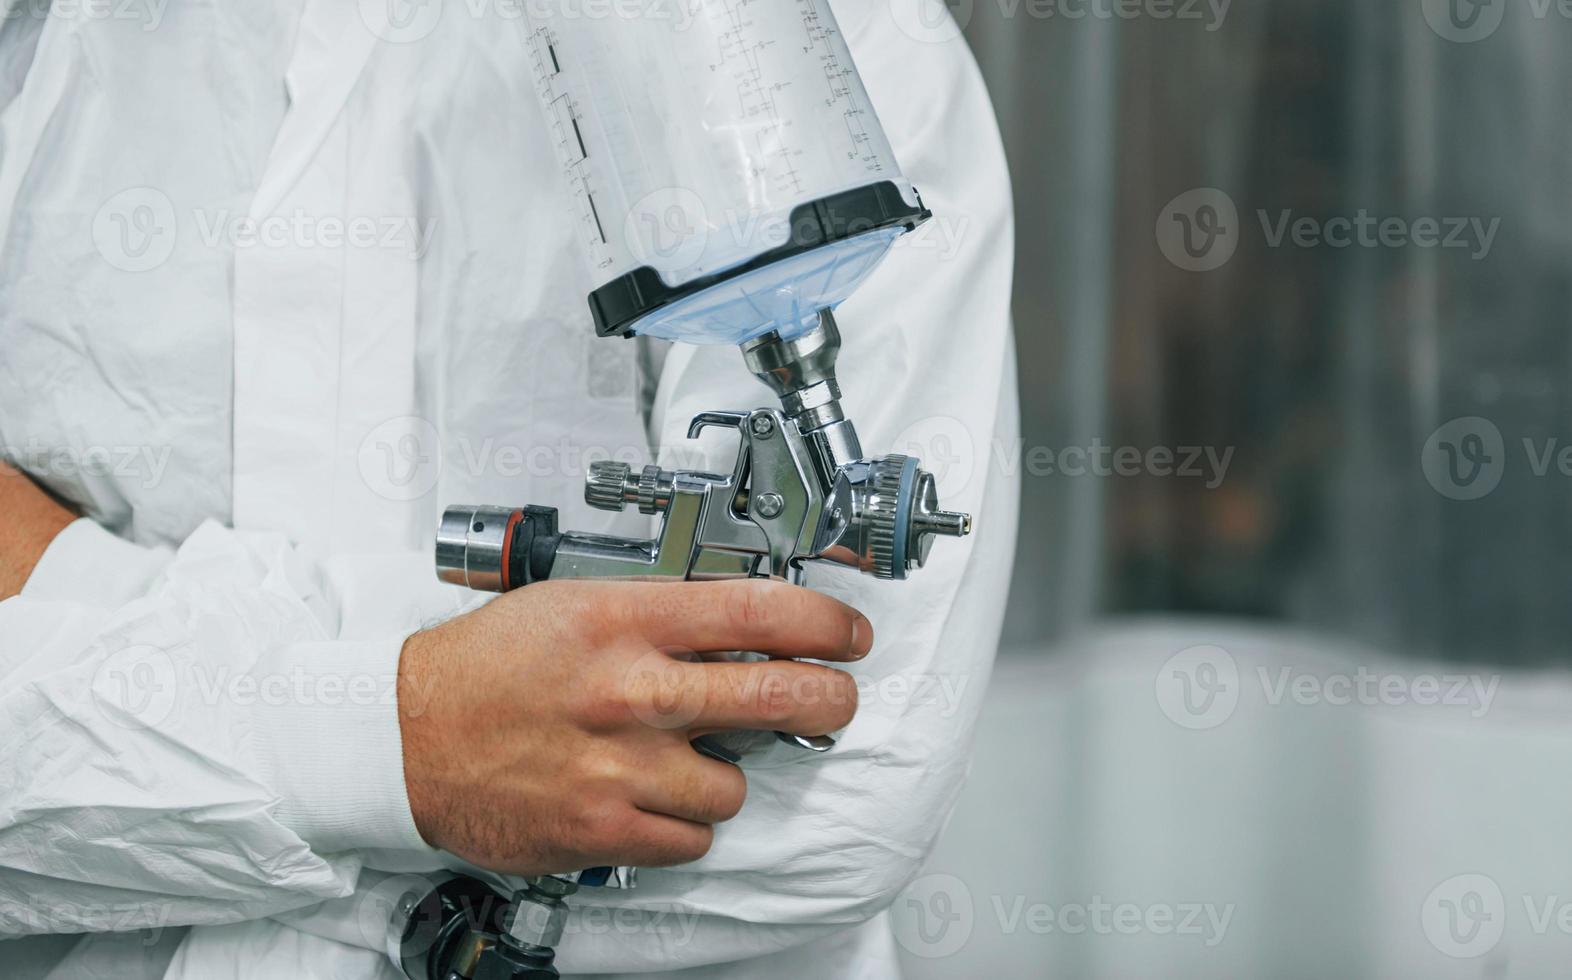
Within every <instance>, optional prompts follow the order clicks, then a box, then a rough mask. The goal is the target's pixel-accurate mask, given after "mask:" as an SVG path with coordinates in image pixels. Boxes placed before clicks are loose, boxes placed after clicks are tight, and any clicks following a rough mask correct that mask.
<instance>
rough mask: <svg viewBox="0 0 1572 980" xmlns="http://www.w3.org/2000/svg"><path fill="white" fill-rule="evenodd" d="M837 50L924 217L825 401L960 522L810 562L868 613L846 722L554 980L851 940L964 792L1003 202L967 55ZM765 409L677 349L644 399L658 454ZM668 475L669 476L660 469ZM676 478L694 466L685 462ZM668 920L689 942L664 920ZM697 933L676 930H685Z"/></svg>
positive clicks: (762, 394) (872, 283) (989, 591)
mask: <svg viewBox="0 0 1572 980" xmlns="http://www.w3.org/2000/svg"><path fill="white" fill-rule="evenodd" d="M872 6H873V7H874V8H876V10H877V11H878V12H876V13H873V14H869V15H866V16H863V17H860V18H859V17H858V15H855V14H853V15H850V16H849V18H848V19H849V20H852V19H864V20H866V21H867V24H866V25H865V29H864V30H863V31H861V32H860V33H852V28H851V25H850V24H848V25H846V26H848V33H849V36H850V37H851V40H852V42H853V46H854V54H855V55H856V57H857V61H858V65H859V67H860V69H861V70H862V73H863V75H864V78H865V80H866V83H867V85H868V88H869V91H870V94H871V97H872V99H873V102H874V104H875V106H876V107H877V108H878V109H879V112H880V115H881V118H882V119H883V121H884V123H885V126H886V129H887V130H888V131H889V133H890V136H891V139H892V141H893V143H894V145H895V150H896V153H897V156H898V157H899V159H900V161H901V163H902V166H903V169H904V171H905V173H906V175H907V176H908V177H909V178H910V179H911V180H912V182H913V183H914V184H916V186H917V187H918V189H919V190H920V192H921V193H922V195H923V198H924V201H925V202H926V203H927V205H928V206H929V207H930V208H931V209H932V211H933V212H934V214H935V218H934V219H933V221H932V222H931V223H930V225H929V226H928V227H927V228H925V229H923V230H920V231H919V232H917V233H916V234H913V235H909V236H907V238H906V239H905V240H903V241H902V242H899V243H898V244H897V245H896V248H895V250H894V251H893V252H892V254H891V256H890V257H889V259H887V260H886V262H885V263H884V265H883V266H882V267H881V268H880V269H879V270H878V272H877V273H876V274H875V276H874V277H873V278H872V279H870V280H869V282H868V283H867V284H866V285H865V286H864V287H863V288H862V289H861V290H860V291H858V292H857V293H856V294H855V295H854V296H853V297H852V298H851V299H850V300H849V301H848V302H847V303H846V304H845V305H844V306H843V308H842V310H841V312H840V314H839V316H838V319H839V321H840V326H841V334H842V337H843V341H844V347H843V353H842V356H841V361H840V371H839V375H840V380H841V387H842V388H843V389H844V391H845V398H844V405H845V407H846V409H847V414H848V416H849V417H850V418H851V419H852V420H853V421H854V422H855V423H856V425H857V427H858V430H859V434H860V436H861V438H862V443H863V447H864V449H865V450H866V451H868V452H869V453H871V454H874V455H880V454H883V453H889V452H901V453H909V454H912V455H918V456H922V457H924V461H925V465H927V466H928V467H929V468H930V469H932V470H934V471H935V472H936V475H937V476H938V477H939V485H940V490H941V503H942V504H943V505H944V506H945V507H946V508H947V509H953V510H965V511H969V512H972V513H973V514H974V515H975V517H976V532H975V533H974V534H973V535H972V536H971V537H969V538H967V539H964V540H959V541H957V540H954V539H940V540H938V541H936V542H935V544H934V548H933V553H932V557H931V559H930V561H929V564H928V567H926V568H924V569H922V570H921V571H918V572H914V573H913V574H912V577H911V578H910V579H909V580H907V581H904V582H881V581H876V580H874V579H872V578H869V577H866V576H861V575H858V574H857V573H855V572H853V571H851V570H847V569H839V568H832V567H824V566H815V567H814V568H813V569H812V570H811V571H810V573H809V576H808V579H807V583H808V584H809V585H810V586H811V587H813V588H816V589H819V590H822V591H824V592H828V593H831V594H833V595H835V596H837V597H839V598H841V599H843V600H845V601H847V602H849V603H851V604H853V605H855V606H857V607H858V608H860V609H862V610H863V611H864V612H866V613H867V614H868V616H869V618H870V619H871V620H872V622H873V624H874V628H875V631H876V633H877V642H876V644H875V646H874V650H873V652H872V654H871V655H870V656H869V657H868V659H867V660H866V661H865V662H863V663H860V664H858V665H856V666H855V667H854V668H853V672H854V674H855V675H856V676H857V678H858V681H859V689H860V692H861V702H860V708H859V712H858V715H857V718H856V720H855V721H854V722H853V723H852V725H851V727H850V728H849V729H848V730H847V731H846V732H845V733H844V734H843V736H842V737H841V739H840V744H839V745H838V746H837V747H836V748H835V749H834V750H832V751H831V752H829V753H826V754H825V755H823V756H819V757H812V758H806V759H802V760H800V761H797V762H793V763H791V764H788V765H784V766H780V767H776V768H765V769H753V770H751V771H750V772H749V773H748V782H749V790H748V800H747V803H746V805H745V806H744V809H743V811H742V813H741V814H740V815H739V816H738V817H737V818H736V819H735V820H733V821H731V822H730V823H727V824H724V825H722V826H721V827H719V828H718V829H717V834H716V839H715V846H714V848H713V850H712V851H711V853H710V854H709V855H708V856H707V857H705V858H704V859H703V860H701V861H699V862H697V863H696V864H693V865H689V866H686V867H683V868H679V869H671V870H666V871H659V870H657V871H648V872H641V877H640V884H639V887H638V888H637V889H635V890H633V891H631V892H595V891H591V892H587V893H581V896H580V897H579V898H578V899H576V900H577V901H580V903H581V905H584V906H586V907H587V908H586V911H585V912H584V915H586V916H594V915H597V914H598V915H604V914H605V912H604V910H603V909H599V908H595V907H596V906H608V905H609V906H615V907H619V908H631V909H640V910H643V912H644V914H645V927H644V928H640V929H631V928H630V929H617V930H615V931H614V932H613V933H612V934H610V935H608V934H607V931H606V930H604V929H595V928H592V927H591V926H589V925H588V924H586V925H585V927H584V928H579V929H574V928H570V930H569V936H568V939H567V940H566V941H565V943H564V946H563V948H562V950H561V951H560V961H561V963H562V965H563V968H564V971H565V972H570V973H579V972H583V973H602V972H605V973H621V972H637V971H648V970H656V969H660V970H671V969H676V968H679V967H685V966H697V965H702V964H707V963H723V962H728V961H731V960H737V959H741V958H745V957H750V956H758V955H762V954H767V953H770V952H772V951H775V950H780V949H784V948H787V947H790V946H794V945H798V944H801V943H804V942H808V941H811V940H814V939H817V938H819V937H822V936H824V935H826V934H827V933H829V932H832V931H836V930H840V929H844V928H847V927H849V926H851V925H854V924H857V923H860V922H863V921H865V920H867V919H869V918H870V917H872V916H874V915H876V914H877V913H878V912H880V911H881V910H882V909H884V908H885V907H887V906H888V905H889V904H890V903H891V902H892V900H893V899H894V898H895V896H896V895H897V893H898V892H899V891H900V889H901V888H903V887H904V886H905V885H906V884H907V883H908V882H909V881H910V880H911V879H912V878H913V876H915V875H916V873H917V871H918V869H919V867H920V865H921V863H922V862H923V860H924V858H925V857H926V855H927V854H928V852H929V850H930V848H931V847H932V845H933V844H934V842H935V839H936V837H937V836H938V834H939V832H940V830H941V829H942V827H943V824H944V822H945V820H946V818H947V816H948V814H949V812H950V809H951V807H952V806H953V804H954V802H955V800H956V798H957V794H958V793H959V791H960V788H961V784H962V781H963V779H964V775H965V771H966V767H967V758H968V753H969V750H970V746H971V740H972V729H973V725H974V722H975V720H976V715H977V712H978V710H979V707H980V703H981V699H982V697H983V694H984V689H985V688H986V686H987V682H988V676H989V670H990V667H991V664H992V659H993V656H994V653H995V650H996V646H997V643H998V638H999V631H1000V627H1001V623H1002V619H1003V608H1004V602H1005V593H1006V591H1007V583H1008V576H1009V568H1010V564H1011V561H1012V557H1013V548H1014V534H1015V523H1016V509H1017V504H1018V490H1017V485H1016V476H1015V474H1014V473H1012V472H1011V471H1010V469H1009V468H1008V465H1007V464H1008V462H1009V461H1010V460H1011V459H1013V458H1014V455H1013V453H1014V452H1015V450H1016V448H1017V447H1016V445H1015V442H1016V433H1017V424H1018V423H1017V418H1016V403H1015V382H1014V355H1013V348H1012V344H1011V339H1010V324H1009V306H1008V304H1009V296H1010V285H1011V274H1012V262H1013V246H1012V241H1011V236H1012V227H1011V217H1010V215H1011V202H1010V196H1009V190H1008V186H1009V185H1008V176H1007V174H1006V171H1005V165H1004V158H1003V153H1002V150H1001V147H1000V143H999V138H998V134H997V130H996V127H995V123H994V119H993V114H992V111H991V108H990V106H989V103H988V99H987V96H986V93H985V92H984V89H983V85H982V82H981V79H980V77H979V75H978V72H977V70H976V67H975V65H974V64H973V63H972V60H971V57H970V55H969V53H968V52H967V51H966V49H965V47H964V45H963V44H962V43H961V42H955V43H951V44H946V45H928V44H923V43H921V42H918V41H916V40H914V39H912V38H910V37H908V36H906V35H904V34H902V33H901V32H899V31H898V30H896V29H895V28H894V27H893V25H891V24H890V22H889V20H888V15H887V13H886V12H885V11H884V7H885V5H882V4H880V5H872ZM769 401H770V396H769V395H768V393H767V391H766V389H765V388H764V387H763V386H761V385H759V384H758V382H757V381H755V380H754V379H753V378H752V377H751V376H749V375H748V374H747V372H746V370H745V369H744V367H743V365H742V363H741V357H740V355H739V354H738V352H737V351H736V350H734V349H731V348H704V349H694V348H688V347H682V346H678V347H676V348H674V349H673V350H672V352H671V355H670V358H669V360H668V363H667V365H666V369H665V375H664V378H663V381H662V393H661V397H660V399H659V401H658V407H659V408H660V417H659V419H658V424H659V435H660V437H661V443H662V445H663V447H665V449H666V450H668V451H670V450H677V449H680V448H684V433H685V430H686V427H687V423H688V419H689V417H690V416H691V415H693V414H694V413H696V412H699V411H702V410H706V409H746V408H751V407H753V406H756V405H761V404H766V403H768V402H769ZM735 438H736V437H735V435H733V436H731V437H730V440H729V441H728V439H727V438H726V437H725V436H724V435H722V434H720V433H714V434H706V438H705V441H704V442H703V443H702V446H703V452H702V453H701V454H700V455H701V456H702V457H703V458H702V460H701V462H702V463H705V464H708V465H709V466H710V467H712V468H715V469H717V470H719V471H722V472H724V471H725V470H727V469H729V464H730V461H731V458H732V456H733V454H734V452H735ZM672 458H673V459H674V460H675V459H676V458H677V456H676V454H672ZM681 459H682V462H683V463H684V464H685V465H690V466H691V465H692V464H693V462H694V460H693V452H692V450H691V449H685V451H684V452H683V453H682V454H681ZM677 922H681V923H683V924H684V928H682V929H678V928H675V927H674V926H673V925H672V924H673V923H677ZM688 926H691V931H690V929H689V928H688Z"/></svg>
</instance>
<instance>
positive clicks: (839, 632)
mask: <svg viewBox="0 0 1572 980" xmlns="http://www.w3.org/2000/svg"><path fill="white" fill-rule="evenodd" d="M622 589H623V593H622V596H621V598H622V599H623V600H624V602H623V603H622V607H623V614H624V615H625V616H626V617H628V618H627V620H626V621H625V625H627V626H628V627H630V628H633V629H636V630H638V631H640V632H641V633H642V634H643V636H644V638H645V639H646V640H648V641H649V642H650V643H651V644H652V645H655V646H660V647H684V648H686V649H689V650H696V651H701V652H703V651H715V650H756V651H758V652H760V653H766V654H770V655H771V656H778V657H803V658H807V659H811V660H834V661H843V662H844V661H852V660H860V659H862V658H863V657H865V656H867V655H868V651H869V649H870V648H872V646H873V626H872V624H870V623H869V622H868V620H867V618H866V617H864V616H863V615H862V614H861V613H859V612H858V611H857V610H855V609H853V608H852V607H851V606H848V605H846V604H845V603H844V602H841V601H839V600H837V599H832V598H830V597H829V596H826V595H820V594H819V593H817V592H812V591H809V590H808V589H804V588H800V587H798V586H795V585H787V584H786V583H784V582H772V581H766V580H761V579H743V580H736V581H729V582H682V583H670V584H653V585H649V584H641V585H637V586H623V587H622Z"/></svg>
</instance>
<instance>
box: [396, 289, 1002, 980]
mask: <svg viewBox="0 0 1572 980" xmlns="http://www.w3.org/2000/svg"><path fill="white" fill-rule="evenodd" d="M742 353H743V358H744V360H745V361H746V363H747V365H748V368H749V369H750V370H751V371H752V372H753V373H754V374H755V375H756V376H757V377H758V378H759V379H760V380H761V381H763V382H764V383H765V384H767V385H768V386H769V387H770V388H771V389H772V390H773V391H774V392H775V394H776V395H777V396H778V398H779V400H780V408H778V409H773V408H759V409H755V410H753V411H751V412H737V411H721V412H705V413H702V414H700V415H698V416H697V417H695V418H694V419H693V422H692V425H691V426H690V428H689V432H688V435H689V438H693V437H696V436H697V435H698V434H699V433H700V432H702V431H703V430H704V429H706V428H712V427H715V428H723V429H727V430H731V431H735V432H736V433H737V435H738V440H739V441H738V450H737V456H736V460H735V462H734V464H733V466H732V469H731V471H730V472H728V473H703V472H694V471H686V470H677V471H668V470H662V469H661V468H659V467H658V466H646V467H645V468H644V469H643V470H642V471H640V472H638V473H634V472H633V471H632V469H631V467H629V466H627V465H626V464H624V463H618V462H601V463H596V464H594V465H592V466H591V467H590V472H589V475H588V478H587V481H586V485H585V494H584V495H585V500H586V501H587V502H588V503H589V504H591V505H592V506H595V507H598V508H601V509H604V510H613V511H619V510H623V509H625V508H627V507H629V506H636V507H638V508H639V510H640V511H641V512H642V513H645V514H649V515H652V516H658V517H659V518H660V522H659V524H660V526H659V531H658V533H657V534H656V536H655V537H654V538H651V539H647V540H641V539H629V538H618V537H611V536H607V535H598V534H582V533H576V532H572V531H563V530H561V529H560V528H559V527H558V521H557V512H556V510H555V509H553V508H549V507H518V508H508V507H494V506H461V507H452V508H449V509H448V511H447V512H446V513H445V514H444V515H443V519H442V525H441V529H440V530H439V532H438V536H437V551H436V560H437V574H438V575H439V576H440V577H441V578H442V580H443V581H445V582H450V583H453V584H456V585H464V586H467V587H469V588H473V589H479V590H483V591H488V592H507V591H511V590H512V589H517V588H523V587H525V586H527V585H530V584H531V583H534V582H539V581H544V580H547V579H563V578H608V579H671V580H679V581H680V580H688V579H718V578H750V577H754V578H756V577H774V578H781V579H786V580H788V581H796V580H797V579H798V578H799V576H800V574H801V570H802V566H803V563H804V562H807V561H824V562H831V563H834V564H838V565H843V566H848V567H851V568H856V569H858V570H860V571H862V572H865V573H867V574H870V575H874V576H876V577H878V578H883V579H904V578H906V576H907V574H908V573H909V572H910V571H912V570H914V569H916V568H920V567H922V565H923V564H924V563H925V562H926V561H927V559H928V553H929V550H930V549H931V548H932V545H933V539H934V537H935V536H939V535H943V536H947V537H961V536H964V535H966V534H969V533H970V532H971V517H970V516H969V515H966V514H960V513H954V512H950V511H944V510H940V509H939V506H938V494H937V490H936V487H935V481H934V478H933V476H932V474H930V473H928V472H926V471H924V470H923V469H922V466H921V463H920V461H919V460H917V459H915V458H913V457H910V456H902V455H887V456H881V457H877V458H874V459H867V458H864V457H863V451H862V446H861V443H860V442H859V441H858V438H857V432H856V429H855V428H854V427H853V426H852V423H851V421H850V420H849V419H847V418H846V415H845V413H844V412H843V411H842V409H841V404H840V398H841V390H840V385H839V382H838V381H837V379H836V375H835V362H836V358H837V356H838V354H839V353H840V334H839V331H838V329H837V327H836V323H835V318H834V316H833V314H831V312H830V311H829V310H824V311H822V312H821V313H820V315H819V323H818V325H817V327H815V328H814V329H812V330H810V331H808V332H807V333H805V334H803V335H802V336H800V337H797V338H794V339H791V340H786V339H783V338H781V337H780V335H778V334H775V333H770V334H766V335H764V336H763V337H760V338H758V339H756V340H752V341H749V342H748V343H746V344H744V345H743V347H742ZM777 734H778V737H779V738H780V739H781V740H782V741H786V742H789V743H791V744H794V745H796V746H798V747H800V748H802V749H806V750H809V751H814V752H822V751H826V750H828V749H829V748H831V747H832V746H833V745H834V744H835V743H834V740H833V739H831V738H829V737H828V736H817V737H812V738H805V737H802V736H797V735H788V734H784V733H777ZM695 747H696V748H697V749H699V750H700V751H704V752H706V753H707V754H712V755H715V756H716V757H717V758H722V759H725V760H726V761H736V759H735V757H729V758H728V756H727V755H726V754H725V750H724V749H718V748H715V747H712V746H707V745H706V744H704V740H700V741H699V742H696V743H695ZM457 881H459V882H464V883H466V884H457V885H456V884H453V883H452V882H451V881H450V882H449V883H446V884H437V883H433V885H432V888H431V890H430V891H429V892H427V893H425V894H411V895H407V896H405V900H404V901H403V902H401V903H400V909H401V910H402V911H399V912H398V913H397V914H395V916H394V918H393V921H392V922H391V923H390V926H389V937H388V947H389V948H388V952H389V955H390V956H392V958H393V959H394V961H395V962H397V963H399V964H400V966H401V967H403V968H404V970H405V972H406V973H407V974H408V975H409V976H411V977H415V978H419V980H455V978H467V980H503V978H507V980H519V978H545V977H555V976H557V972H556V970H555V968H554V967H553V966H552V961H553V959H554V957H555V952H554V951H555V947H556V945H557V943H558V942H559V941H560V940H561V938H562V932H563V928H564V925H565V922H566V915H567V909H566V905H565V902H564V900H565V899H567V898H568V897H569V896H571V895H572V894H573V892H575V891H577V890H578V888H579V887H581V886H609V887H632V885H633V884H634V881H635V873H634V869H631V868H595V869H591V870H589V871H584V872H578V873H575V874H571V875H553V876H543V877H540V878H534V879H530V880H529V881H528V882H527V883H526V887H525V888H523V889H520V890H519V891H517V892H516V893H515V894H514V895H513V898H512V900H511V902H509V903H507V904H505V905H497V904H496V901H500V896H496V895H495V893H489V890H485V889H484V886H480V887H479V888H477V887H476V886H477V885H478V883H475V882H472V881H471V880H470V879H457ZM487 894H490V895H491V898H492V899H493V900H496V901H492V900H486V899H484V896H485V895H487ZM455 896H457V897H455ZM477 903H478V904H477ZM482 906H483V907H482ZM461 920H462V921H461ZM437 937H446V938H445V939H443V940H442V941H440V942H439V941H437Z"/></svg>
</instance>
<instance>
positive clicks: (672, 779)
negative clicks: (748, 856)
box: [633, 744, 748, 824]
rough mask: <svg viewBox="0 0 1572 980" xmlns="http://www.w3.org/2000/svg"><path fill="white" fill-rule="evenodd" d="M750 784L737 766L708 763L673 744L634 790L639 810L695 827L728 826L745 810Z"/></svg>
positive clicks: (685, 747) (634, 799) (710, 760)
mask: <svg viewBox="0 0 1572 980" xmlns="http://www.w3.org/2000/svg"><path fill="white" fill-rule="evenodd" d="M747 795H748V780H747V778H746V777H745V776H743V774H742V770H741V769H738V768H737V767H736V766H730V765H727V764H726V763H724V762H717V761H715V760H714V759H707V758H705V757H704V756H702V755H700V754H699V753H698V752H696V751H694V750H693V748H692V747H690V746H688V745H685V744H673V745H672V746H671V747H670V748H669V749H668V750H666V751H665V752H663V753H662V754H661V756H660V758H658V759H657V760H655V761H654V762H653V763H652V764H651V765H650V767H649V768H648V769H647V770H646V771H645V773H644V774H643V778H641V779H640V781H639V785H638V786H637V787H636V788H635V790H634V796H633V802H634V804H635V805H636V806H638V808H639V809H641V810H644V811H647V812H650V813H660V814H665V815H666V816H670V817H677V818H679V819H681V820H688V821H691V822H693V823H702V824H716V823H724V822H725V821H727V820H730V819H731V818H732V817H735V816H736V815H737V813H738V811H740V810H741V809H742V804H743V800H745V799H746V798H747Z"/></svg>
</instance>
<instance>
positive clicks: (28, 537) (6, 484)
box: [0, 462, 76, 601]
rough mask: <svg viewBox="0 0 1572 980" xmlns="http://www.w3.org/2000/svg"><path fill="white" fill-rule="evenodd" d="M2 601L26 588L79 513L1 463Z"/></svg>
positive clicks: (0, 541) (0, 562) (0, 575)
mask: <svg viewBox="0 0 1572 980" xmlns="http://www.w3.org/2000/svg"><path fill="white" fill-rule="evenodd" d="M0 515H4V519H3V520H0V601H4V600H6V599H9V598H11V597H12V596H14V595H16V594H18V593H19V592H21V591H22V586H23V585H26V584H27V579H28V576H30V575H32V574H33V568H34V566H36V565H37V564H38V560H39V559H40V558H42V557H43V555H44V552H45V551H46V550H47V549H48V548H49V543H50V542H51V541H53V540H54V539H55V536H56V535H58V534H59V533H60V532H61V531H63V530H65V528H66V526H67V525H68V524H70V523H71V522H72V521H73V520H75V519H76V515H75V514H73V513H71V512H70V511H69V510H67V509H66V508H65V506H64V505H63V504H61V503H60V502H59V501H57V500H55V498H53V497H51V496H50V495H49V494H47V493H45V492H44V491H43V490H41V489H39V487H38V485H37V484H35V483H34V482H33V481H32V480H30V479H28V478H27V477H26V476H24V475H23V474H21V473H20V472H18V471H17V470H15V469H13V468H12V467H10V466H8V465H7V464H5V463H3V462H0Z"/></svg>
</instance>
